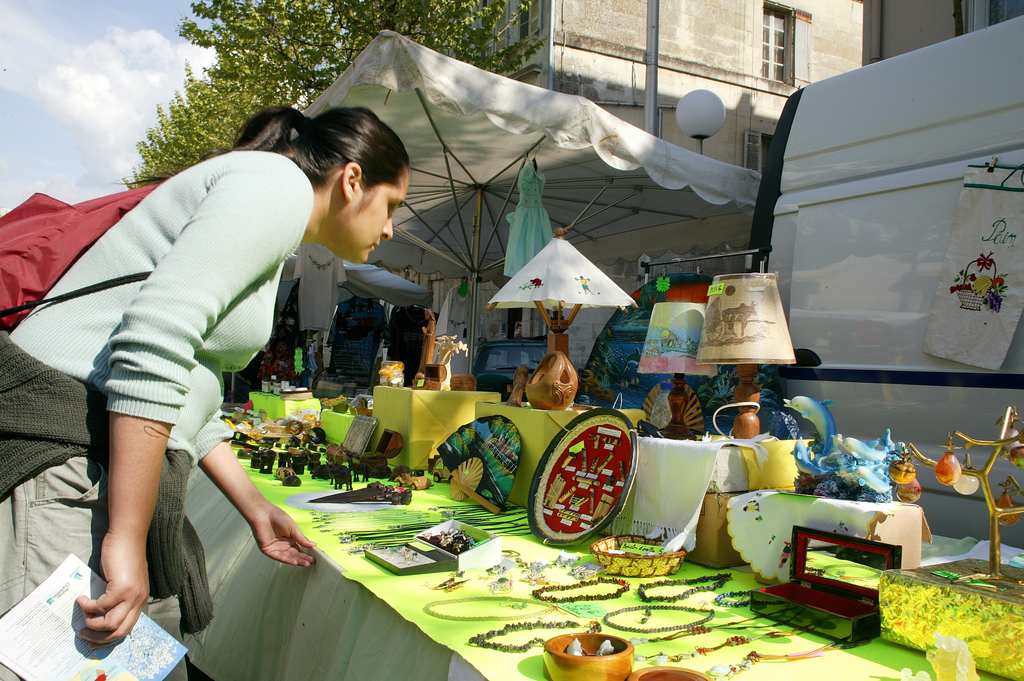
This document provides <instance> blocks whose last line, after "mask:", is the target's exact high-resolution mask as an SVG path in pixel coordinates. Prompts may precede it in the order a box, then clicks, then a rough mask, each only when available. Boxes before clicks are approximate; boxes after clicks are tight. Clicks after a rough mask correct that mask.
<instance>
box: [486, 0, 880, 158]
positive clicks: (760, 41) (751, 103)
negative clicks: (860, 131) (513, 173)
mask: <svg viewBox="0 0 1024 681" xmlns="http://www.w3.org/2000/svg"><path fill="white" fill-rule="evenodd" d="M551 1H552V0H510V2H509V8H508V12H509V16H510V22H509V24H508V26H507V29H506V31H505V32H504V33H503V34H502V35H501V36H499V39H501V40H515V39H518V38H520V37H522V36H529V37H532V38H534V39H537V40H540V41H541V42H542V48H541V49H540V50H538V52H537V54H536V55H535V57H534V59H533V60H532V62H531V64H529V65H528V66H527V67H526V68H525V69H523V71H522V72H521V73H520V74H518V75H519V77H520V78H521V79H522V80H525V81H528V82H532V83H535V84H537V85H541V86H553V88H554V89H556V90H559V91H561V92H569V93H572V94H579V95H582V96H584V97H586V98H588V99H591V100H593V101H595V102H597V103H598V104H600V105H601V106H603V107H605V108H607V109H608V110H609V111H611V112H612V113H614V114H616V115H617V116H619V117H620V118H623V119H625V120H628V121H630V122H632V123H634V124H636V125H639V126H642V125H643V105H644V89H645V80H646V67H645V63H644V54H645V45H646V8H647V3H646V1H645V0H554V6H553V7H552V6H551ZM660 14H661V17H660V24H661V30H660V38H659V39H660V45H659V47H660V49H659V53H660V54H659V72H658V80H659V84H658V101H659V109H660V116H659V120H660V131H659V133H660V136H661V137H663V138H665V139H667V140H669V141H671V142H674V143H676V144H679V145H680V146H683V147H686V148H689V149H692V150H696V149H697V144H696V142H695V141H693V140H691V139H689V138H686V137H685V136H683V135H682V133H681V132H680V131H679V129H678V127H677V126H676V123H675V116H674V110H675V104H676V102H677V101H678V100H679V98H680V97H682V96H683V95H685V94H686V93H688V92H690V91H691V90H694V89H701V88H703V89H707V90H712V91H714V92H715V93H717V94H718V95H719V97H721V98H722V101H723V102H725V106H726V110H727V118H726V123H725V126H724V127H723V128H722V130H721V131H720V132H719V133H718V134H717V135H715V136H714V137H713V138H711V139H709V140H707V141H706V142H705V143H704V153H705V154H707V155H709V156H712V157H713V158H716V159H718V160H721V161H726V162H728V163H733V164H736V165H745V166H747V167H751V168H757V169H760V166H761V163H762V161H763V159H764V152H765V151H766V149H767V143H768V141H769V140H770V136H771V135H772V133H773V132H774V130H775V123H776V121H777V120H778V117H779V113H780V112H781V111H782V107H783V105H784V104H785V101H786V98H787V97H788V96H789V95H790V94H792V93H793V92H794V91H795V90H796V89H797V88H798V87H800V86H802V85H806V84H808V83H810V82H813V81H816V80H822V79H824V78H828V77H829V76H833V75H836V74H839V73H842V72H844V71H848V70H850V69H854V68H857V67H859V66H861V63H862V56H863V53H862V36H863V5H862V2H861V0H786V1H785V2H768V1H766V0H661V12H660ZM552 18H553V29H554V30H549V21H550V20H551V19H552Z"/></svg>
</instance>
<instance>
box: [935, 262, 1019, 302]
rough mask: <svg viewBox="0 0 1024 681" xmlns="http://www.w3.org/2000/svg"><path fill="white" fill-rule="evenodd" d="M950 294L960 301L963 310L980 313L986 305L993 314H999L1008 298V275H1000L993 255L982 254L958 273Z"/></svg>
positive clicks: (950, 288)
mask: <svg viewBox="0 0 1024 681" xmlns="http://www.w3.org/2000/svg"><path fill="white" fill-rule="evenodd" d="M949 293H950V294H951V295H956V296H957V297H958V298H959V299H960V309H962V310H972V311H974V312H978V311H980V310H981V307H982V305H984V306H985V307H987V308H988V309H989V310H991V311H992V312H999V310H1000V309H1002V307H1003V299H1004V298H1005V297H1006V273H1005V272H1004V273H1002V274H1000V273H999V268H998V267H996V261H995V259H994V258H993V257H992V253H989V254H988V255H985V254H984V253H980V254H978V257H977V258H975V259H974V260H972V261H971V262H969V263H967V267H965V268H963V269H962V270H960V271H959V272H958V273H957V275H956V278H955V279H954V280H953V285H952V286H950V287H949Z"/></svg>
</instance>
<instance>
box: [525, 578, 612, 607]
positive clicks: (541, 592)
mask: <svg viewBox="0 0 1024 681" xmlns="http://www.w3.org/2000/svg"><path fill="white" fill-rule="evenodd" d="M595 584H614V585H616V586H617V587H618V588H617V589H616V590H615V591H613V592H611V593H604V594H601V593H598V594H584V595H582V596H548V594H549V593H554V592H556V591H575V590H577V589H583V588H586V587H588V586H594V585H595ZM627 591H629V584H627V583H626V580H624V579H612V578H610V577H597V578H596V579H591V580H588V581H585V582H579V583H577V584H562V585H554V586H542V587H540V588H539V589H534V590H533V592H532V593H533V597H534V598H536V599H537V600H538V601H543V602H544V603H575V602H577V601H609V600H612V599H614V598H618V597H619V596H621V595H622V594H624V593H626V592H627Z"/></svg>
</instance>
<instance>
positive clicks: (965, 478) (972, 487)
mask: <svg viewBox="0 0 1024 681" xmlns="http://www.w3.org/2000/svg"><path fill="white" fill-rule="evenodd" d="M980 486H981V482H980V481H979V480H978V479H977V478H976V477H974V476H973V475H961V476H960V479H959V480H957V481H956V482H954V483H953V489H955V490H956V491H957V492H959V493H960V494H963V495H964V496H965V497H969V496H971V495H972V494H974V493H975V492H977V491H978V488H979V487H980Z"/></svg>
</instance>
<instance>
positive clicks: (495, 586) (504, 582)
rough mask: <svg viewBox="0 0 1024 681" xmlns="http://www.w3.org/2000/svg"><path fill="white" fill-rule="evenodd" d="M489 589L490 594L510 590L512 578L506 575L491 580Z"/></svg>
mask: <svg viewBox="0 0 1024 681" xmlns="http://www.w3.org/2000/svg"><path fill="white" fill-rule="evenodd" d="M490 590H491V593H492V594H505V593H508V592H510V591H512V580H511V579H509V578H508V577H498V578H497V579H496V580H494V581H493V582H491V584H490Z"/></svg>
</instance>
